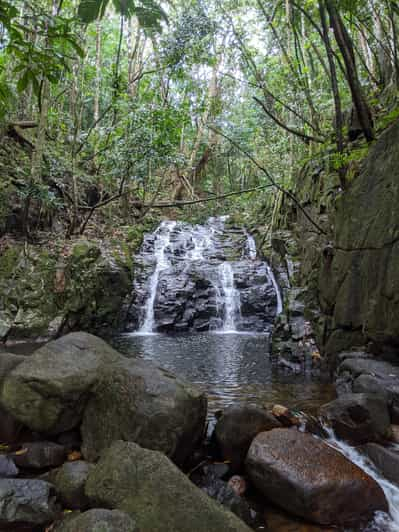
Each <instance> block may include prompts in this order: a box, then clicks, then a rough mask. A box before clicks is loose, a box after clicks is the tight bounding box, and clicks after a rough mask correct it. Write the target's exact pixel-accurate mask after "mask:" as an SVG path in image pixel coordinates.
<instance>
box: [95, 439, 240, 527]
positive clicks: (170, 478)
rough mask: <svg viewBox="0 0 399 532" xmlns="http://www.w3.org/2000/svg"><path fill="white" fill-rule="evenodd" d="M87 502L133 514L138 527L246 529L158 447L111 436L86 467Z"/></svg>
mask: <svg viewBox="0 0 399 532" xmlns="http://www.w3.org/2000/svg"><path fill="white" fill-rule="evenodd" d="M86 494H87V495H88V497H89V499H90V500H91V501H92V504H96V505H98V506H105V507H107V508H117V509H119V510H122V511H124V512H127V513H128V514H129V515H131V516H133V517H134V519H135V520H136V522H137V525H138V528H139V530H140V532H193V531H195V532H220V531H221V530H223V532H249V530H250V529H249V528H248V527H247V525H245V524H244V523H243V522H242V521H240V520H239V519H238V518H237V517H236V516H235V515H234V514H233V513H231V512H229V511H227V510H225V509H224V508H223V506H221V505H220V504H218V503H217V502H215V501H214V500H212V499H211V498H210V497H208V496H207V495H206V494H205V493H204V492H203V491H201V490H200V489H199V488H197V487H196V486H195V485H194V484H192V483H191V482H190V480H189V479H188V478H187V477H186V476H185V475H184V474H183V473H182V472H181V471H179V469H177V467H176V466H175V465H173V463H172V462H171V461H170V460H169V459H168V458H167V457H166V456H165V455H164V454H162V453H160V452H157V451H149V450H147V449H143V448H141V447H139V446H138V445H136V444H134V443H129V442H121V441H118V442H115V443H114V444H113V445H112V446H111V447H110V448H109V449H107V450H106V451H104V452H103V454H102V455H101V458H100V461H99V462H98V464H97V465H96V466H95V468H94V469H93V470H92V471H91V472H90V474H89V478H88V481H87V483H86Z"/></svg>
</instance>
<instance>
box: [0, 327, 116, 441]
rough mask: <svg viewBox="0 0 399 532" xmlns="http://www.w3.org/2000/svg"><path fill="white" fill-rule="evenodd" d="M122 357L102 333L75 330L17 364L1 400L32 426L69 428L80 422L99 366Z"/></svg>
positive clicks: (38, 428) (53, 431)
mask: <svg viewBox="0 0 399 532" xmlns="http://www.w3.org/2000/svg"><path fill="white" fill-rule="evenodd" d="M119 356H120V355H119V354H118V353H117V352H116V351H114V350H113V349H112V348H111V347H110V346H109V345H107V344H106V343H105V342H104V341H103V340H101V339H100V338H97V337H95V336H92V335H89V334H86V333H71V334H69V335H67V336H64V337H63V338H60V339H58V340H55V341H53V342H50V343H48V344H46V345H45V346H43V347H41V348H40V349H38V350H37V351H35V353H34V354H33V355H32V356H31V357H29V358H27V359H26V360H25V361H24V362H23V363H22V364H20V365H19V366H18V367H17V368H16V369H14V370H13V371H12V372H11V373H10V374H9V375H8V377H7V378H6V379H5V381H4V384H3V388H2V390H1V396H0V400H1V403H2V405H3V407H4V408H6V409H7V410H8V411H9V412H10V413H11V414H12V415H13V416H14V417H15V418H16V419H18V420H19V421H21V422H22V423H24V424H25V425H27V426H28V427H29V428H31V429H32V430H35V431H38V432H44V433H50V434H58V433H61V432H65V431H67V430H70V429H72V428H74V427H75V426H76V425H77V424H78V423H79V422H80V420H81V418H82V414H83V410H84V407H85V405H86V402H87V399H88V394H89V391H90V388H91V387H92V386H93V384H94V383H95V381H96V378H97V370H98V368H99V367H100V366H101V365H102V364H105V363H106V362H110V361H113V360H116V359H117V358H119Z"/></svg>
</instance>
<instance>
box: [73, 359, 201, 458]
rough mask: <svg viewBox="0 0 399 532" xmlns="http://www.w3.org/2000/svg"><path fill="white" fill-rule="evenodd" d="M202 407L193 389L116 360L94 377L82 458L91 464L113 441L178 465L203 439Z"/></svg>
mask: <svg viewBox="0 0 399 532" xmlns="http://www.w3.org/2000/svg"><path fill="white" fill-rule="evenodd" d="M206 409H207V401H206V398H205V396H204V395H203V394H202V393H200V392H198V391H197V390H196V389H195V388H194V387H193V386H191V385H189V384H186V383H184V382H182V381H180V380H178V379H176V377H175V376H173V375H172V374H170V373H168V372H166V371H164V370H162V369H159V368H157V367H156V366H154V365H152V364H151V363H149V362H144V361H142V360H134V359H127V358H123V357H120V359H119V360H118V362H116V363H114V364H112V365H109V366H106V367H104V368H103V369H102V370H101V371H100V372H99V377H98V382H97V384H96V386H95V387H94V388H93V390H92V394H91V398H90V400H89V402H88V405H87V407H86V410H85V413H84V417H83V423H82V428H81V432H82V437H83V446H82V449H83V453H84V455H85V457H86V458H87V459H88V460H95V459H96V458H97V457H98V455H99V452H100V451H101V450H103V449H105V448H107V447H109V445H111V443H112V442H113V441H115V440H117V439H124V440H128V441H134V442H136V443H138V444H140V445H142V446H144V447H147V448H150V449H155V450H159V451H162V452H164V453H165V454H167V455H168V456H169V457H170V458H172V460H174V461H176V462H177V463H180V464H181V463H183V462H184V460H185V459H186V458H187V456H188V455H189V454H190V453H191V452H192V451H193V448H194V446H195V445H196V443H197V442H198V440H199V439H200V437H201V436H202V434H203V431H204V427H205V419H206Z"/></svg>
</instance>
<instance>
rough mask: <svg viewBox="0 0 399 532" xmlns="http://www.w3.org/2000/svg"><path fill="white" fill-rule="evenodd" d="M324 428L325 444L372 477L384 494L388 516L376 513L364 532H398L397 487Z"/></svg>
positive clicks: (329, 430) (398, 488)
mask: <svg viewBox="0 0 399 532" xmlns="http://www.w3.org/2000/svg"><path fill="white" fill-rule="evenodd" d="M324 428H325V429H326V430H327V432H328V434H329V439H328V440H327V443H328V444H329V445H331V446H332V447H334V448H335V449H337V450H338V451H339V452H340V453H342V454H343V455H344V456H346V458H348V459H349V460H350V461H351V462H353V463H354V464H356V465H357V466H359V467H360V468H361V469H363V471H365V472H366V473H367V474H368V475H370V477H372V478H373V479H374V480H375V481H376V482H377V484H379V485H380V486H381V488H382V490H383V491H384V493H385V497H386V499H387V501H388V505H389V515H387V514H385V513H382V512H378V513H377V514H376V515H375V518H374V520H373V522H372V523H370V524H369V526H368V527H366V529H365V531H364V532H398V531H399V486H396V485H395V484H392V482H389V481H388V480H387V479H386V478H384V477H383V476H382V475H381V473H379V472H378V471H377V470H376V469H375V467H374V466H373V465H372V464H371V462H370V461H369V460H368V459H367V457H365V456H364V455H362V454H361V453H359V451H357V450H356V449H355V448H354V447H351V446H350V445H348V444H347V443H345V442H343V441H341V440H338V439H337V438H336V437H335V435H334V433H333V431H332V430H331V429H330V428H328V427H324Z"/></svg>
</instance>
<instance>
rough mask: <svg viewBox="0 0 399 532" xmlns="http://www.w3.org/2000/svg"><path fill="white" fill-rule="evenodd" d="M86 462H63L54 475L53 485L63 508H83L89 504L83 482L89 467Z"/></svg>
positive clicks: (84, 482)
mask: <svg viewBox="0 0 399 532" xmlns="http://www.w3.org/2000/svg"><path fill="white" fill-rule="evenodd" d="M92 467H94V466H93V465H92V464H89V463H88V462H84V461H83V460H77V461H76V462H67V463H65V464H64V465H63V466H62V467H61V468H60V469H59V470H58V471H57V473H56V475H55V477H54V486H55V488H56V490H57V493H58V495H59V498H60V500H61V502H62V504H63V506H64V507H65V508H69V509H72V510H84V509H85V508H87V507H88V505H89V500H88V498H87V497H86V494H85V484H86V480H87V477H88V475H89V471H90V469H91V468H92Z"/></svg>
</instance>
